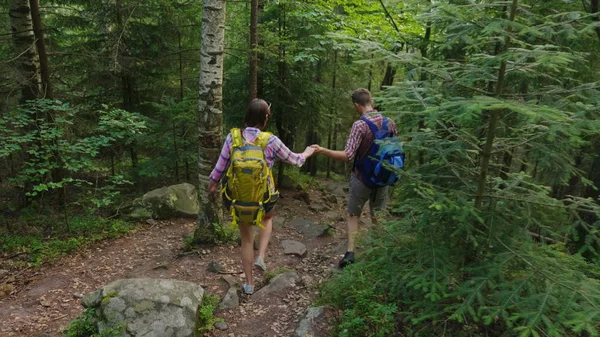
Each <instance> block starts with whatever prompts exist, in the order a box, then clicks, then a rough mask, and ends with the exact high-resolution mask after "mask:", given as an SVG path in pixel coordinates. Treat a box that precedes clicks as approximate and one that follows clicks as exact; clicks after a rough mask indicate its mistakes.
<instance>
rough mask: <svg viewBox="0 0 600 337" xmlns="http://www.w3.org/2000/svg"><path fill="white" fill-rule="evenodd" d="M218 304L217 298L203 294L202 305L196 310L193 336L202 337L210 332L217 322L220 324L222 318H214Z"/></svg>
mask: <svg viewBox="0 0 600 337" xmlns="http://www.w3.org/2000/svg"><path fill="white" fill-rule="evenodd" d="M218 304H219V296H212V295H209V294H207V293H204V297H203V298H202V304H201V305H200V308H198V317H197V318H196V332H195V333H194V336H197V337H200V336H204V333H205V332H208V331H212V330H213V329H214V325H215V323H217V322H222V321H223V319H222V318H216V317H215V316H214V312H215V309H216V308H217V305H218Z"/></svg>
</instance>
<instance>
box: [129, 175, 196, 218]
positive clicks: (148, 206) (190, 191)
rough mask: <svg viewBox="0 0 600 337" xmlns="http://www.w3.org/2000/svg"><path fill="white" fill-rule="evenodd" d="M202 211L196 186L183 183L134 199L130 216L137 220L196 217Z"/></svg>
mask: <svg viewBox="0 0 600 337" xmlns="http://www.w3.org/2000/svg"><path fill="white" fill-rule="evenodd" d="M199 212H200V201H199V199H198V193H197V191H196V187H194V185H192V184H188V183H183V184H179V185H172V186H166V187H161V188H158V189H155V190H152V191H150V192H148V193H146V194H144V196H143V197H141V198H137V199H135V200H134V201H133V212H132V213H130V215H129V217H130V218H132V219H137V220H144V219H148V218H153V219H171V218H175V217H187V218H195V217H197V216H198V213H199Z"/></svg>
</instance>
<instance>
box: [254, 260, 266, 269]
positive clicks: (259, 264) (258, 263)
mask: <svg viewBox="0 0 600 337" xmlns="http://www.w3.org/2000/svg"><path fill="white" fill-rule="evenodd" d="M254 265H255V266H257V267H258V268H260V269H262V271H267V265H266V264H265V260H263V258H262V257H260V256H259V257H257V258H256V260H254Z"/></svg>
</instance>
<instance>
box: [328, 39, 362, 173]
mask: <svg viewBox="0 0 600 337" xmlns="http://www.w3.org/2000/svg"><path fill="white" fill-rule="evenodd" d="M370 67H371V66H370V65H369V90H370V88H371V68H370ZM336 80H337V50H334V51H333V76H332V79H331V92H332V97H331V123H330V125H329V138H328V140H327V148H328V149H331V133H332V132H333V133H334V137H337V134H336V132H335V131H334V130H332V129H335V128H336V125H337V109H336V104H335V101H336V97H337V95H336V91H335V84H336V83H335V82H336ZM334 141H335V140H334ZM330 175H331V158H329V157H327V179H329V177H330Z"/></svg>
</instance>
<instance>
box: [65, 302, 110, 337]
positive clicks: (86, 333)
mask: <svg viewBox="0 0 600 337" xmlns="http://www.w3.org/2000/svg"><path fill="white" fill-rule="evenodd" d="M96 316H97V315H96V310H94V309H87V310H85V311H84V312H83V314H81V315H80V316H79V317H78V318H77V319H76V320H74V321H73V322H71V323H70V324H69V326H68V327H67V330H66V332H65V333H64V334H63V335H62V337H119V336H121V332H120V329H108V330H105V331H103V332H99V331H98V326H97V318H96Z"/></svg>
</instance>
